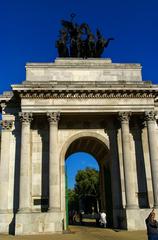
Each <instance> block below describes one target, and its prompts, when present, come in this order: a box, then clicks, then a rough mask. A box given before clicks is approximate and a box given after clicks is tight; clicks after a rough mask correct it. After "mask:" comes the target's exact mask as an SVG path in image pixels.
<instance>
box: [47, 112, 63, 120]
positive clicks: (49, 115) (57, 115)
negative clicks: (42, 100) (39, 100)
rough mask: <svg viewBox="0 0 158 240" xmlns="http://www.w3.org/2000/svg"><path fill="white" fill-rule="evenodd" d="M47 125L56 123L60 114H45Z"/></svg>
mask: <svg viewBox="0 0 158 240" xmlns="http://www.w3.org/2000/svg"><path fill="white" fill-rule="evenodd" d="M47 117H48V121H49V123H58V121H59V120H60V112H47Z"/></svg>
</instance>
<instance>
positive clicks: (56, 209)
mask: <svg viewBox="0 0 158 240" xmlns="http://www.w3.org/2000/svg"><path fill="white" fill-rule="evenodd" d="M47 212H48V213H52V212H60V208H48V211H47Z"/></svg>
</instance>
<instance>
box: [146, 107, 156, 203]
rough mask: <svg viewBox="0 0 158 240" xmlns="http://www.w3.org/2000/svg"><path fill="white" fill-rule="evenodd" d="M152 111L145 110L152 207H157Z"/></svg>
mask: <svg viewBox="0 0 158 240" xmlns="http://www.w3.org/2000/svg"><path fill="white" fill-rule="evenodd" d="M155 115H156V113H155V112H154V111H151V112H145V118H146V121H147V130H148V142H149V154H150V164H151V176H152V185H153V196H154V207H155V208H158V152H157V136H156V129H155V127H156V125H155V124H156V122H155Z"/></svg>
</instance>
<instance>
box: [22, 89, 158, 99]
mask: <svg viewBox="0 0 158 240" xmlns="http://www.w3.org/2000/svg"><path fill="white" fill-rule="evenodd" d="M19 95H20V97H21V98H45V99H49V98H155V95H156V94H155V92H150V91H146V92H144V91H141V90H140V91H136V90H133V91H132V90H130V91H128V90H107V89H106V90H54V91H53V90H52V91H45V90H44V91H36V90H35V91H25V92H23V91H20V92H19Z"/></svg>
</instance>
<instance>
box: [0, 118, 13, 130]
mask: <svg viewBox="0 0 158 240" xmlns="http://www.w3.org/2000/svg"><path fill="white" fill-rule="evenodd" d="M0 125H1V126H2V129H3V130H11V129H12V127H13V120H2V121H1V122H0Z"/></svg>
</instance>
